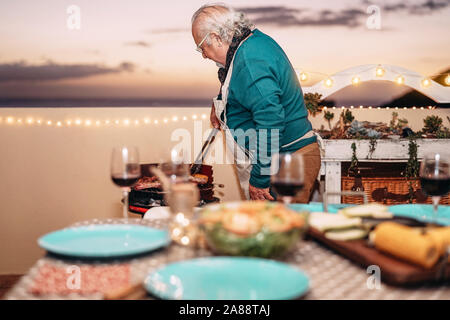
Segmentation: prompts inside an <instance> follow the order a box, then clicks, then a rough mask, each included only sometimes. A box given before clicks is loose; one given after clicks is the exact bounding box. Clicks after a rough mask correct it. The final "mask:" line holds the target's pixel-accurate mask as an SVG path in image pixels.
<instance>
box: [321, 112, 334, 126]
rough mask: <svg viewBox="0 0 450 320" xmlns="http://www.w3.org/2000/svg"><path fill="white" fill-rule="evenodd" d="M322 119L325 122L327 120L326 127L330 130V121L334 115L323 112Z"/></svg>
mask: <svg viewBox="0 0 450 320" xmlns="http://www.w3.org/2000/svg"><path fill="white" fill-rule="evenodd" d="M323 117H324V118H325V120H327V122H328V126H329V127H330V130H331V120H333V118H334V113H333V112H330V111H325V112H324V114H323Z"/></svg>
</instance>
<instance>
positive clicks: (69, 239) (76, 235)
mask: <svg viewBox="0 0 450 320" xmlns="http://www.w3.org/2000/svg"><path fill="white" fill-rule="evenodd" d="M169 243H170V238H169V234H168V232H167V231H164V230H158V229H153V228H149V227H145V226H139V225H132V224H127V225H125V224H122V225H121V224H105V225H100V224H99V225H90V226H82V227H75V228H67V229H63V230H59V231H55V232H52V233H48V234H46V235H44V236H42V237H41V238H39V239H38V244H39V246H40V247H42V248H44V249H45V250H47V251H49V252H52V253H56V254H61V255H67V256H75V257H85V258H94V257H96V258H108V257H120V256H128V255H135V254H141V253H145V252H148V251H152V250H155V249H158V248H160V247H163V246H166V245H168V244H169Z"/></svg>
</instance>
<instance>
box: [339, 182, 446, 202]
mask: <svg viewBox="0 0 450 320" xmlns="http://www.w3.org/2000/svg"><path fill="white" fill-rule="evenodd" d="M341 180H342V190H343V191H349V190H352V187H353V186H354V184H355V178H354V177H346V176H343V177H342V178H341ZM361 180H362V185H363V187H364V192H365V193H366V195H367V198H368V201H369V202H380V203H384V204H388V205H390V204H402V203H409V198H410V195H409V183H408V182H407V181H406V179H405V178H404V177H381V178H378V177H368V178H361ZM412 187H413V190H414V194H413V200H412V203H432V202H431V197H427V196H425V195H424V194H423V192H422V191H421V188H420V181H419V179H415V180H412ZM341 201H342V203H353V204H361V203H363V198H362V197H353V196H342V199H341ZM440 204H450V194H447V195H445V196H443V197H442V198H441V201H440Z"/></svg>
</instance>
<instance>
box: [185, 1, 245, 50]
mask: <svg viewBox="0 0 450 320" xmlns="http://www.w3.org/2000/svg"><path fill="white" fill-rule="evenodd" d="M198 18H200V19H201V20H199V32H200V36H202V37H204V36H206V35H207V34H208V33H209V32H215V33H217V34H218V35H219V37H220V38H221V39H222V41H224V42H225V43H228V44H229V43H231V40H233V36H235V35H237V36H239V35H241V34H242V31H243V30H244V29H246V28H249V29H250V30H253V29H254V26H253V24H252V23H251V22H250V20H249V19H248V18H247V17H246V16H245V14H244V13H243V12H237V11H235V10H234V9H233V8H231V7H229V6H227V5H226V4H223V3H216V4H206V5H204V6H202V7H201V8H200V9H198V10H197V11H196V12H195V13H194V15H193V16H192V20H191V23H192V25H193V24H194V22H195V21H196V20H197V19H198ZM206 42H207V43H208V44H209V45H210V44H211V41H210V39H209V38H207V39H206Z"/></svg>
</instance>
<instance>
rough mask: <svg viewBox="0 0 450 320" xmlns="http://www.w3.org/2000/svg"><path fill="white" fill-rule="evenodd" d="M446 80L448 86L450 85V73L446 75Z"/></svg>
mask: <svg viewBox="0 0 450 320" xmlns="http://www.w3.org/2000/svg"><path fill="white" fill-rule="evenodd" d="M444 82H445V84H446V85H447V86H450V74H448V75H447V76H446V77H445V79H444Z"/></svg>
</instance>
